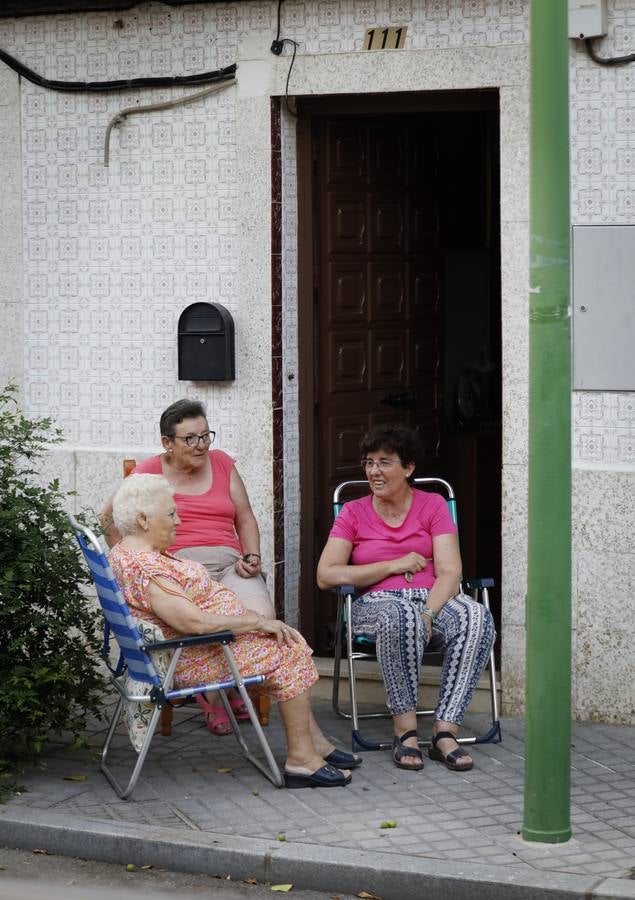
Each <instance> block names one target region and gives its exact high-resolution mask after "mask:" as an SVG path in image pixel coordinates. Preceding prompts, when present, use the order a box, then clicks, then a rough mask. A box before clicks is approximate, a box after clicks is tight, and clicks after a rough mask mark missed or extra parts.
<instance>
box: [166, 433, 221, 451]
mask: <svg viewBox="0 0 635 900" xmlns="http://www.w3.org/2000/svg"><path fill="white" fill-rule="evenodd" d="M215 437H216V432H215V431H204V432H203V434H187V435H186V436H185V437H181V435H180V434H175V435H174V440H176V439H177V438H178V439H179V440H180V441H184V442H185V443H186V444H187V446H188V447H190V448H194V447H198V445H199V444H200V443H201V442H202V443H203V444H206V445H207V446H209V445H210V444H213V443H214V438H215Z"/></svg>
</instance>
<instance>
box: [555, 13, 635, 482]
mask: <svg viewBox="0 0 635 900" xmlns="http://www.w3.org/2000/svg"><path fill="white" fill-rule="evenodd" d="M594 47H595V50H596V52H597V53H598V54H599V55H600V56H604V57H610V56H624V55H626V54H629V53H633V52H635V5H634V4H633V3H630V2H628V0H612V2H611V0H609V33H608V35H607V37H606V38H602V39H598V40H596V41H595V42H594ZM570 85H571V220H572V223H573V224H574V225H590V224H593V225H602V224H610V225H632V224H633V223H634V222H635V66H634V65H632V64H631V65H626V66H601V65H597V64H596V63H594V62H593V61H592V60H591V59H589V57H588V55H587V53H586V52H585V51H584V50H583V48H582V45H581V44H579V43H578V42H574V43H572V49H571V78H570ZM598 352H609V351H608V349H607V348H598ZM572 418H573V461H574V464H576V465H579V466H581V467H583V468H584V467H596V466H600V467H601V466H603V465H609V466H617V467H619V468H626V469H633V468H635V392H631V393H626V392H624V393H608V392H601V391H598V392H586V391H579V392H575V393H574V394H573V417H572Z"/></svg>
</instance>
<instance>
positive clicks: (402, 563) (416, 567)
mask: <svg viewBox="0 0 635 900" xmlns="http://www.w3.org/2000/svg"><path fill="white" fill-rule="evenodd" d="M427 565H428V560H427V559H426V557H425V556H421V554H420V553H415V552H414V551H413V552H412V553H406V555H405V556H400V557H399V559H394V560H393V575H401V574H402V573H403V574H405V573H406V572H410V573H411V574H412V575H414V574H415V573H416V572H420V571H421V570H422V569H425V567H426V566H427Z"/></svg>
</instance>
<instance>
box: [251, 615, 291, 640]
mask: <svg viewBox="0 0 635 900" xmlns="http://www.w3.org/2000/svg"><path fill="white" fill-rule="evenodd" d="M256 628H257V629H258V631H262V632H263V633H264V634H271V635H273V636H274V637H275V638H276V640H277V641H278V643H279V644H288V645H289V646H292V645H293V644H299V643H301V641H302V635H301V634H300V632H299V631H296V630H295V628H291V626H290V625H285V624H284V622H280V621H279V619H264V618H262V617H261V619H260V621H259V622H258V624H257V625H256Z"/></svg>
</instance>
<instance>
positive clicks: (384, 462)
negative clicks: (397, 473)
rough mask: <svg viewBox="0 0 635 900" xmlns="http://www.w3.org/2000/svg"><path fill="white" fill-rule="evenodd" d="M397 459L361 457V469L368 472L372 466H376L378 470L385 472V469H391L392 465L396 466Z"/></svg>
mask: <svg viewBox="0 0 635 900" xmlns="http://www.w3.org/2000/svg"><path fill="white" fill-rule="evenodd" d="M400 461H401V460H399V459H362V460H361V463H362V469H364V471H365V472H370V471H371V470H372V468H373V466H377V468H378V469H379V471H380V472H385V471H386V470H387V469H391V468H392V467H393V466H396V465H397V463H398V462H400Z"/></svg>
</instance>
